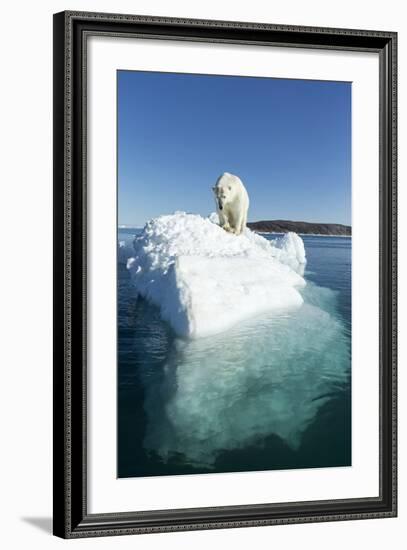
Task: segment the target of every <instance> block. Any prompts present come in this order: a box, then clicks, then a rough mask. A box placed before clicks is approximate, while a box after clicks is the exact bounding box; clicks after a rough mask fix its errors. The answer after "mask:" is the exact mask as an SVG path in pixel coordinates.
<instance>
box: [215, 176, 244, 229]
mask: <svg viewBox="0 0 407 550" xmlns="http://www.w3.org/2000/svg"><path fill="white" fill-rule="evenodd" d="M212 189H213V192H214V195H215V202H216V210H217V213H218V216H219V223H220V226H221V227H223V229H224V230H225V231H229V232H230V233H235V235H240V234H241V233H242V232H243V230H244V228H245V227H246V223H247V213H248V210H249V195H248V193H247V191H246V188H245V186H244V185H243V182H242V180H241V179H240V178H239V177H237V176H235V175H234V174H229V172H224V173H223V174H222V175H221V176H220V177H219V178H218V180H217V182H216V184H215V186H214V187H213V188H212Z"/></svg>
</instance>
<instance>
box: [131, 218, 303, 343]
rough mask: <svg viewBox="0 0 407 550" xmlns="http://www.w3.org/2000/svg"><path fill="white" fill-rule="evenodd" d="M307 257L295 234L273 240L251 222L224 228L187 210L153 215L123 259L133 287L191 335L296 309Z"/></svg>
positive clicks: (180, 332) (179, 331)
mask: <svg viewBox="0 0 407 550" xmlns="http://www.w3.org/2000/svg"><path fill="white" fill-rule="evenodd" d="M123 252H124V251H123ZM304 264H305V252H304V245H303V242H302V239H301V238H300V237H299V236H298V235H296V234H295V233H291V234H288V235H286V236H284V237H283V238H282V239H281V240H280V242H277V244H275V243H272V242H270V241H267V240H266V239H265V238H264V237H261V236H260V235H257V234H256V233H254V232H252V231H250V230H249V229H246V230H245V232H244V234H243V235H240V236H236V235H232V234H229V233H227V232H225V231H224V230H223V229H222V228H220V227H219V226H218V225H217V224H216V223H214V220H213V217H212V218H211V219H209V218H203V217H201V216H199V215H195V214H186V213H184V212H177V213H175V214H173V215H166V216H160V217H158V218H154V219H152V220H150V221H149V222H148V223H147V224H146V226H145V227H144V229H143V232H142V233H141V235H139V236H137V237H135V239H134V254H133V257H130V258H128V260H127V267H128V269H129V271H130V273H131V276H132V280H133V283H134V285H135V288H136V290H137V292H138V293H139V294H140V295H141V296H143V297H145V298H146V299H148V300H149V301H150V302H152V303H153V304H155V305H157V306H158V307H159V308H160V313H161V316H162V318H163V319H164V320H166V321H168V322H169V323H170V325H171V326H172V328H173V329H174V330H175V332H176V333H177V334H178V335H179V336H184V337H192V338H195V337H200V336H208V335H211V334H215V333H219V332H221V331H223V330H226V329H229V328H230V327H232V326H234V325H236V324H238V323H239V322H240V321H242V320H245V319H248V318H250V317H253V316H256V315H259V314H262V313H265V312H270V311H285V310H287V309H292V308H298V307H299V306H301V304H302V303H303V299H302V297H301V294H300V292H299V291H298V289H299V288H300V287H303V286H304V285H305V281H304V279H303V277H302V276H301V274H300V273H301V272H302V271H303V268H304Z"/></svg>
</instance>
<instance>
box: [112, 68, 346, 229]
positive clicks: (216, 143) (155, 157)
mask: <svg viewBox="0 0 407 550" xmlns="http://www.w3.org/2000/svg"><path fill="white" fill-rule="evenodd" d="M222 172H232V173H234V174H237V175H238V176H239V177H240V178H241V179H242V180H243V182H244V184H245V186H246V188H247V190H248V192H249V196H250V210H249V221H256V220H270V219H289V220H296V221H311V222H332V223H345V224H350V223H351V84H350V83H346V82H321V81H314V80H308V81H307V80H286V79H272V78H248V77H239V76H238V77H235V76H232V77H231V76H207V75H190V74H173V73H155V72H137V71H118V186H119V190H118V197H119V218H118V221H119V224H128V225H135V226H141V225H143V224H144V223H145V222H146V221H147V220H148V219H149V218H151V217H154V216H157V215H160V214H168V213H173V212H175V211H176V210H183V211H187V212H194V213H199V214H202V215H205V216H206V215H208V214H209V213H210V212H213V211H214V210H215V204H214V201H213V197H212V191H211V187H212V186H213V184H214V183H215V181H216V179H217V177H218V176H219V175H220V174H221V173H222Z"/></svg>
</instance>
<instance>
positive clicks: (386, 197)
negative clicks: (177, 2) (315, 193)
mask: <svg viewBox="0 0 407 550" xmlns="http://www.w3.org/2000/svg"><path fill="white" fill-rule="evenodd" d="M101 33H103V34H104V35H108V36H118V37H120V36H131V35H137V36H138V37H150V38H158V39H161V40H174V39H176V40H184V41H204V42H209V43H211V42H223V43H234V44H256V45H262V46H264V47H273V46H285V47H291V48H319V49H327V50H335V49H336V50H348V51H355V52H358V51H363V52H366V51H367V52H375V53H378V54H379V59H380V78H379V80H380V92H379V95H380V100H379V102H380V112H379V113H378V116H379V117H380V145H379V159H372V160H373V161H374V162H379V165H380V168H379V170H380V183H379V187H380V221H379V224H380V237H379V238H380V283H379V284H380V296H378V297H377V299H378V300H379V310H380V335H379V338H380V346H379V347H380V349H379V350H378V353H379V364H380V365H379V368H380V413H379V414H380V427H379V430H380V434H379V435H380V437H379V439H380V449H379V457H380V483H379V485H380V494H379V496H378V497H377V498H376V497H374V498H372V497H364V496H363V495H360V498H352V499H346V500H325V501H318V502H316V501H309V502H290V503H288V502H287V503H284V502H283V503H279V504H261V505H259V504H256V505H251V504H250V503H248V504H247V505H239V506H222V507H210V508H193V509H167V510H159V511H148V510H147V511H142V512H132V511H131V510H129V511H128V512H120V513H115V512H114V511H112V513H107V514H89V513H88V506H87V476H88V471H87V453H86V449H87V398H86V395H87V365H86V350H87V346H86V341H87V334H86V331H87V325H86V297H87V274H86V265H87V261H86V258H87V231H86V211H87V208H86V205H87V199H86V166H87V164H86V163H87V157H86V71H85V68H86V55H87V50H86V48H87V38H88V37H89V36H92V35H98V34H101ZM396 54H397V35H396V33H394V32H382V31H366V30H350V29H333V28H313V27H296V26H282V25H272V24H270V25H268V24H267V25H266V24H257V23H240V22H231V21H209V20H205V21H204V20H188V19H177V18H161V17H147V16H134V15H116V14H102V13H85V12H83V13H82V12H62V13H58V14H56V15H54V534H55V535H57V536H60V537H63V538H76V537H93V536H104V535H122V534H137V533H154V532H166V531H181V530H195V529H216V528H229V527H249V526H261V525H273V524H288V523H301V522H320V521H337V520H351V519H368V518H385V517H394V516H396V514H397V500H396V499H397V456H396V455H397V446H396V445H397V424H396V406H397V405H396V399H397V392H396V343H397V336H396V315H397V313H396V302H397V275H396V271H397V266H396V262H397V250H396V233H397V229H396V178H397V167H396V162H397V152H396V140H397V122H396V116H397V111H396V100H397V96H396V94H397V91H396V79H397V68H396Z"/></svg>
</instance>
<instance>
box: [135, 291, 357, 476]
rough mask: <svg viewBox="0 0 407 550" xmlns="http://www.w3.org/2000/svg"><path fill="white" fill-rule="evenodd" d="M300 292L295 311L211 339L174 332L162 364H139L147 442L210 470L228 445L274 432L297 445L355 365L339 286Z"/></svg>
mask: <svg viewBox="0 0 407 550" xmlns="http://www.w3.org/2000/svg"><path fill="white" fill-rule="evenodd" d="M303 292H304V304H303V306H302V307H301V308H299V309H297V310H294V311H291V312H289V313H281V314H277V315H276V314H265V315H264V316H262V317H260V318H258V317H257V318H253V319H250V320H247V321H246V322H243V323H240V324H239V325H237V326H235V327H234V328H232V329H231V330H230V331H228V332H227V334H226V333H223V334H217V335H215V336H213V337H212V338H198V339H192V340H185V339H181V338H177V339H175V341H173V342H172V344H171V346H169V353H168V355H167V358H166V360H165V361H164V364H163V367H161V368H160V369H158V370H155V371H153V372H152V371H144V370H142V371H141V373H140V377H141V382H142V384H143V386H144V389H145V400H144V408H145V411H146V415H147V430H146V434H145V439H144V447H145V448H146V450H148V451H149V452H154V453H156V454H157V455H158V456H159V457H160V459H161V460H163V461H164V462H167V461H174V460H177V456H178V457H179V456H182V457H183V460H184V461H186V462H187V463H189V464H191V465H194V466H202V467H205V468H207V469H209V470H210V469H212V468H216V460H217V459H218V457H219V456H221V455H222V453H225V452H228V451H233V450H236V449H245V448H247V447H248V446H249V445H258V446H261V445H262V442H263V441H265V439H266V438H267V437H268V436H270V435H273V437H278V438H279V439H280V440H282V442H283V443H284V445H287V446H288V447H289V448H291V449H292V450H293V451H295V450H297V449H298V448H299V446H300V445H301V442H302V438H303V435H304V433H305V432H306V430H307V428H308V427H309V426H310V425H311V424H312V422H313V421H314V419H315V418H316V416H317V414H318V411H319V410H320V409H321V407H322V406H324V404H325V403H327V402H328V401H329V400H330V399H331V396H332V394H333V393H335V392H336V393H337V392H338V391H340V388H341V387H344V385H345V384H346V383H347V380H348V376H349V367H350V360H349V341H348V339H347V337H346V334H345V332H344V326H343V323H342V321H341V320H340V318H338V317H337V316H336V314H335V299H336V297H335V294H334V292H333V291H330V290H328V289H324V288H320V287H317V286H315V285H313V284H309V285H307V287H306V288H305V289H304V291H303ZM145 352H146V353H147V354H153V353H157V350H156V349H155V350H151V349H150V350H145ZM321 444H323V443H322V442H321Z"/></svg>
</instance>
